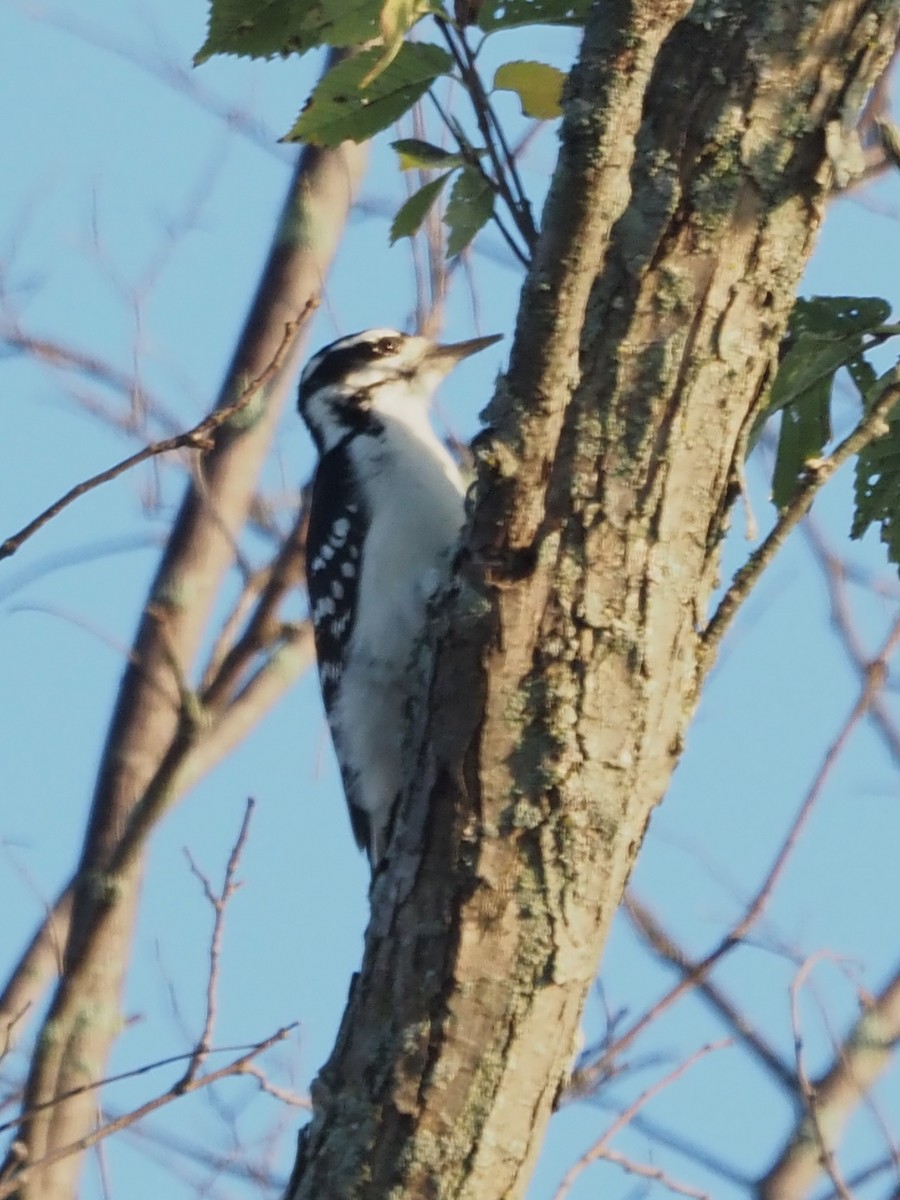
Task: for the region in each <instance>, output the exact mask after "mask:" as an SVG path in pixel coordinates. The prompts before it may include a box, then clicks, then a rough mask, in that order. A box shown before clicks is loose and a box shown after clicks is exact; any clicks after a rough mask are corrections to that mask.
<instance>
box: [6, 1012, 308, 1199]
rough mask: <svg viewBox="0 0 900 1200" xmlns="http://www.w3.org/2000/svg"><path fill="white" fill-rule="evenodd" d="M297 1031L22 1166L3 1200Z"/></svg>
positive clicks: (286, 1030) (283, 1032)
mask: <svg viewBox="0 0 900 1200" xmlns="http://www.w3.org/2000/svg"><path fill="white" fill-rule="evenodd" d="M296 1028H297V1022H296V1021H294V1022H293V1023H292V1024H290V1025H284V1026H282V1028H281V1029H277V1030H276V1031H275V1033H273V1034H271V1036H270V1037H267V1038H264V1039H263V1040H262V1041H261V1042H257V1043H256V1044H255V1045H253V1046H251V1048H250V1049H249V1050H248V1051H247V1053H246V1054H242V1055H241V1056H240V1058H236V1059H235V1060H234V1061H233V1062H230V1063H228V1064H227V1066H224V1067H220V1068H219V1069H218V1070H217V1071H210V1072H208V1073H207V1074H206V1075H200V1076H198V1077H197V1078H195V1079H192V1080H189V1081H188V1082H187V1083H184V1082H183V1081H182V1083H181V1084H176V1085H175V1087H172V1088H170V1089H169V1091H167V1092H164V1093H163V1094H162V1095H160V1096H156V1097H155V1098H154V1099H153V1100H148V1101H147V1102H146V1104H142V1105H140V1107H138V1108H135V1109H133V1110H132V1111H131V1112H129V1113H125V1114H124V1115H123V1116H120V1117H116V1119H115V1120H113V1121H109V1122H108V1123H107V1124H106V1125H103V1126H101V1127H100V1128H99V1129H95V1130H93V1131H92V1132H91V1133H88V1134H86V1135H85V1136H84V1137H82V1138H78V1139H77V1140H76V1141H74V1142H70V1143H69V1145H68V1146H60V1147H59V1149H57V1150H52V1151H51V1152H50V1153H49V1154H46V1155H44V1156H43V1158H38V1159H35V1160H34V1162H29V1163H25V1164H23V1165H22V1166H21V1167H20V1168H19V1169H17V1170H15V1171H14V1173H13V1174H12V1176H11V1178H9V1179H7V1180H6V1181H5V1182H3V1183H0V1200H5V1198H6V1197H7V1196H10V1195H12V1194H13V1193H14V1192H15V1191H17V1190H18V1188H19V1187H21V1185H22V1183H23V1182H24V1181H25V1179H26V1178H27V1177H28V1176H29V1175H30V1174H31V1173H32V1172H33V1171H34V1170H36V1169H37V1168H38V1167H46V1166H50V1165H51V1164H52V1163H55V1162H59V1160H60V1159H62V1158H68V1156H69V1155H70V1154H79V1153H81V1152H83V1151H84V1150H89V1149H90V1148H91V1146H96V1145H97V1143H98V1142H101V1141H103V1140H104V1138H108V1137H109V1136H110V1134H113V1133H118V1132H119V1131H120V1130H122V1129H128V1128H129V1127H130V1126H131V1125H134V1124H136V1123H137V1122H138V1121H142V1120H143V1119H144V1117H147V1116H149V1115H150V1113H152V1112H156V1110H157V1109H159V1108H162V1107H163V1106H164V1105H166V1104H170V1103H171V1102H172V1101H173V1100H176V1099H177V1098H178V1097H179V1096H186V1095H188V1094H189V1093H191V1092H196V1091H199V1090H200V1089H201V1088H205V1087H209V1086H210V1084H213V1083H218V1082H219V1080H220V1079H227V1078H228V1077H229V1076H232V1075H243V1074H245V1073H246V1068H247V1066H248V1065H249V1064H250V1063H251V1062H252V1061H253V1059H254V1058H256V1057H257V1056H258V1055H260V1054H263V1053H265V1051H266V1050H270V1049H271V1048H272V1046H274V1045H276V1044H277V1043H278V1042H283V1041H284V1039H285V1038H286V1037H287V1036H288V1035H289V1034H290V1033H292V1032H293V1030H294V1029H296ZM148 1069H149V1068H148ZM99 1086H100V1085H99V1084H86V1085H85V1087H84V1088H80V1089H76V1090H77V1091H85V1090H88V1089H90V1088H92V1087H99ZM74 1094H75V1092H74V1091H72V1092H67V1093H66V1095H65V1096H57V1097H55V1098H54V1100H52V1101H49V1102H48V1103H49V1104H58V1103H60V1101H61V1100H63V1099H66V1098H67V1097H68V1096H71V1095H74ZM42 1107H46V1106H42ZM30 1115H31V1114H30V1113H26V1114H24V1116H25V1117H26V1118H27V1117H28V1116H30Z"/></svg>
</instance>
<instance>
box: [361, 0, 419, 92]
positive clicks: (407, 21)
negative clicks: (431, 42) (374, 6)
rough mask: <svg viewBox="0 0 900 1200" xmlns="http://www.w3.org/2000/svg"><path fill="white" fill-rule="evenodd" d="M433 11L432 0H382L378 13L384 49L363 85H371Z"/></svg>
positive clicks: (365, 86)
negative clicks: (426, 16) (407, 35)
mask: <svg viewBox="0 0 900 1200" xmlns="http://www.w3.org/2000/svg"><path fill="white" fill-rule="evenodd" d="M430 11H431V2H430V0H382V5H381V12H380V13H379V15H378V29H379V31H380V33H381V42H382V50H381V54H380V55H379V56H378V58H377V59H376V61H375V65H374V66H373V67H372V68H371V70H370V71H369V73H368V74H367V75H366V77H365V78H364V79H363V80H362V82H361V86H362V87H364V88H367V87H369V86H370V85H371V84H373V83H374V82H375V80H376V79H377V78H378V76H379V75H380V74H381V73H382V72H383V71H385V70H387V67H388V65H389V64H390V63H392V62H393V61H394V59H395V58H396V57H397V55H398V54H399V53H400V47H401V46H402V45H403V39H404V37H405V36H406V34H407V33H408V32H409V31H410V29H412V27H413V25H415V24H416V22H417V21H419V20H421V18H422V17H424V16H425V15H426V13H428V12H430Z"/></svg>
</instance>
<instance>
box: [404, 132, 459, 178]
mask: <svg viewBox="0 0 900 1200" xmlns="http://www.w3.org/2000/svg"><path fill="white" fill-rule="evenodd" d="M391 146H392V148H393V149H394V150H396V151H397V154H398V155H399V158H400V170H401V171H411V170H414V169H415V168H422V169H424V170H429V169H433V168H440V167H461V166H463V164H464V163H465V161H466V160H465V158H464V157H463V155H462V154H453V153H451V151H449V150H442V149H441V147H440V146H433V145H432V144H431V142H423V141H422V140H421V139H420V138H400V140H399V141H396V142H391Z"/></svg>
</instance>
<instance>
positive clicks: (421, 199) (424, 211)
mask: <svg viewBox="0 0 900 1200" xmlns="http://www.w3.org/2000/svg"><path fill="white" fill-rule="evenodd" d="M452 173H453V172H452V171H447V172H446V174H444V175H440V176H439V177H438V178H437V179H432V180H430V181H429V182H428V183H426V184H425V186H424V187H420V188H419V190H418V191H417V192H413V194H412V195H411V196H410V198H409V199H408V200H407V201H406V203H405V204H403V205H402V206H401V208H400V210H399V211H398V213H397V215H396V217H394V220H393V222H392V224H391V245H392V246H393V244H394V242H396V241H399V239H400V238H402V237H414V236H415V235H416V234H417V233H418V232H419V229H420V228H421V226H422V222H423V221H424V220H425V218H426V217H427V216H428V210H429V209H430V208H431V206H432V204H434V202H435V200H437V198H438V196H439V195H440V192H441V189H442V188H443V186H444V184H445V183H446V182H447V180H448V179H449V178H450V176H451V175H452Z"/></svg>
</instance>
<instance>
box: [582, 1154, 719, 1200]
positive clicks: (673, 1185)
mask: <svg viewBox="0 0 900 1200" xmlns="http://www.w3.org/2000/svg"><path fill="white" fill-rule="evenodd" d="M602 1157H603V1161H604V1162H611V1163H615V1165H616V1166H617V1167H621V1168H622V1170H623V1171H627V1172H628V1173H629V1175H638V1176H640V1178H641V1179H652V1180H653V1182H654V1183H661V1184H662V1186H663V1187H664V1188H668V1190H669V1191H670V1192H674V1193H675V1195H676V1196H691V1197H693V1200H711V1198H710V1195H709V1193H708V1192H700V1191H698V1190H697V1189H696V1188H692V1187H688V1185H687V1184H686V1183H679V1182H678V1181H677V1180H676V1179H673V1178H672V1177H671V1176H670V1175H667V1174H666V1173H665V1171H663V1169H662V1168H661V1167H651V1166H650V1164H649V1163H639V1162H635V1161H634V1160H633V1159H631V1158H626V1157H625V1155H624V1154H619V1153H618V1152H617V1151H616V1150H610V1149H609V1147H607V1148H606V1149H605V1150H604V1151H603V1155H602Z"/></svg>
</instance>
